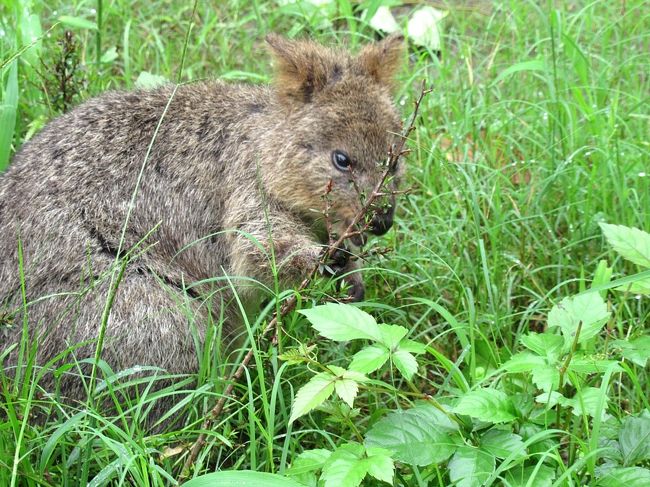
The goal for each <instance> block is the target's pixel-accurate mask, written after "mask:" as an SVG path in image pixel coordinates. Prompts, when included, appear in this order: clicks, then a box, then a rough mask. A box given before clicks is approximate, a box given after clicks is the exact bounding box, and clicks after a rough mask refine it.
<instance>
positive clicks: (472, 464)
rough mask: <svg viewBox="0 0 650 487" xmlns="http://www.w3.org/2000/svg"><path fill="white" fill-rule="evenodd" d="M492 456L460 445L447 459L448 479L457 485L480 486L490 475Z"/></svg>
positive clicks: (465, 486)
mask: <svg viewBox="0 0 650 487" xmlns="http://www.w3.org/2000/svg"><path fill="white" fill-rule="evenodd" d="M495 463H496V461H495V459H494V457H493V456H492V455H491V454H490V453H488V452H486V451H483V450H480V449H478V448H474V447H471V446H461V447H460V448H458V450H456V453H454V456H453V457H452V458H451V460H450V461H449V479H450V480H451V481H452V482H454V485H456V486H458V487H480V486H482V485H483V484H484V483H485V481H486V480H487V479H488V478H489V477H490V475H492V472H494V467H495Z"/></svg>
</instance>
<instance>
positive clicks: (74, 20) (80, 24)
mask: <svg viewBox="0 0 650 487" xmlns="http://www.w3.org/2000/svg"><path fill="white" fill-rule="evenodd" d="M59 22H61V23H62V24H64V25H67V26H69V27H76V28H77V29H89V30H97V24H96V23H95V22H92V21H90V20H86V19H84V18H81V17H71V16H70V15H62V16H61V17H59Z"/></svg>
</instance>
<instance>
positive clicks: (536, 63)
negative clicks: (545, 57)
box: [492, 59, 546, 84]
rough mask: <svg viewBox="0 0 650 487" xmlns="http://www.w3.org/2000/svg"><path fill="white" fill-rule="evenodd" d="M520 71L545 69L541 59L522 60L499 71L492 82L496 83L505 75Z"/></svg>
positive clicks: (504, 77) (505, 76)
mask: <svg viewBox="0 0 650 487" xmlns="http://www.w3.org/2000/svg"><path fill="white" fill-rule="evenodd" d="M522 71H546V65H545V64H544V61H542V60H541V59H533V60H531V61H523V62H520V63H517V64H513V65H512V66H510V67H509V68H506V69H504V70H503V71H501V72H500V73H499V75H498V76H497V77H496V78H495V80H494V81H493V83H492V84H497V83H499V82H500V81H502V80H504V79H506V78H507V77H509V76H512V75H513V74H515V73H519V72H522Z"/></svg>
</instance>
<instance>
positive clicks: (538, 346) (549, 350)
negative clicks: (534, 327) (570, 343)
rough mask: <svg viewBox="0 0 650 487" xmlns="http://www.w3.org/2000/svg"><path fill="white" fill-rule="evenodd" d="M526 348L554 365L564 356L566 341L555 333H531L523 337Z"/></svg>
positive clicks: (522, 341)
mask: <svg viewBox="0 0 650 487" xmlns="http://www.w3.org/2000/svg"><path fill="white" fill-rule="evenodd" d="M521 343H522V344H523V345H524V347H526V348H528V349H529V350H532V351H533V352H535V353H536V354H537V355H541V356H542V357H546V358H547V359H548V361H549V362H550V363H554V362H556V361H557V359H558V358H560V356H561V354H562V347H563V346H564V339H563V338H562V337H561V336H560V335H556V334H555V333H548V332H547V333H530V334H528V335H524V336H523V337H521Z"/></svg>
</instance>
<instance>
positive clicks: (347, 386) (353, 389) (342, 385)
mask: <svg viewBox="0 0 650 487" xmlns="http://www.w3.org/2000/svg"><path fill="white" fill-rule="evenodd" d="M334 388H335V390H336V394H337V395H338V396H339V397H340V398H341V399H342V400H343V401H344V402H345V403H346V404H347V405H348V406H350V407H354V398H355V397H357V393H358V392H359V386H358V384H357V383H356V382H355V381H353V380H352V379H339V380H337V381H336V382H335V383H334Z"/></svg>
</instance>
